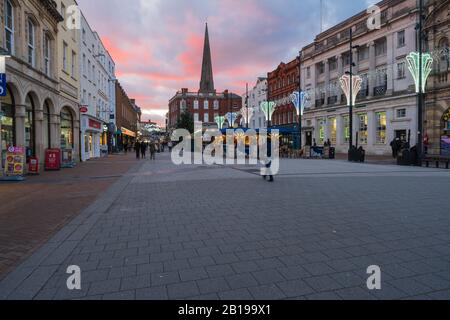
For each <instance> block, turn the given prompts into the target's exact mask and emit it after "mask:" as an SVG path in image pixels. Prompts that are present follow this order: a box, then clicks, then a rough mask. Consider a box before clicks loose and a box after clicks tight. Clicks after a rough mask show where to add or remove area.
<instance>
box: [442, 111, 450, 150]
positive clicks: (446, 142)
mask: <svg viewBox="0 0 450 320" xmlns="http://www.w3.org/2000/svg"><path fill="white" fill-rule="evenodd" d="M442 128H443V130H442V136H441V155H443V156H450V109H448V110H447V111H446V112H445V113H444V115H443V116H442Z"/></svg>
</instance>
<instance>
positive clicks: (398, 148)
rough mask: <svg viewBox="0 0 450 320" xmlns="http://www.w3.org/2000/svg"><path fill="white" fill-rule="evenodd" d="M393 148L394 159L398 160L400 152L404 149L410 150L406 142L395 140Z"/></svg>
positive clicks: (392, 143)
mask: <svg viewBox="0 0 450 320" xmlns="http://www.w3.org/2000/svg"><path fill="white" fill-rule="evenodd" d="M391 148H392V157H393V158H394V159H397V156H398V154H399V153H400V151H402V150H404V149H409V148H410V145H409V143H408V142H407V141H405V140H402V139H400V138H395V139H394V140H392V141H391Z"/></svg>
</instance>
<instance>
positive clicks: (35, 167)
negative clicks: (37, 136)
mask: <svg viewBox="0 0 450 320" xmlns="http://www.w3.org/2000/svg"><path fill="white" fill-rule="evenodd" d="M28 173H29V174H39V160H38V158H37V157H31V158H29V161H28Z"/></svg>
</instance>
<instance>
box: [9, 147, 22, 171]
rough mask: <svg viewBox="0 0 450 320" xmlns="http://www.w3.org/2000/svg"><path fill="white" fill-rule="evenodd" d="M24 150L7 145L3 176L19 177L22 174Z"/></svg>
mask: <svg viewBox="0 0 450 320" xmlns="http://www.w3.org/2000/svg"><path fill="white" fill-rule="evenodd" d="M24 163H25V150H24V148H22V147H13V146H11V147H9V148H8V150H7V152H6V162H5V176H7V177H21V176H23V174H24Z"/></svg>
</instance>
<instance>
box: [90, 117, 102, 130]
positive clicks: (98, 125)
mask: <svg viewBox="0 0 450 320" xmlns="http://www.w3.org/2000/svg"><path fill="white" fill-rule="evenodd" d="M89 127H90V128H94V129H97V130H101V129H102V124H101V123H100V122H98V121H95V120H92V119H89Z"/></svg>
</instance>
